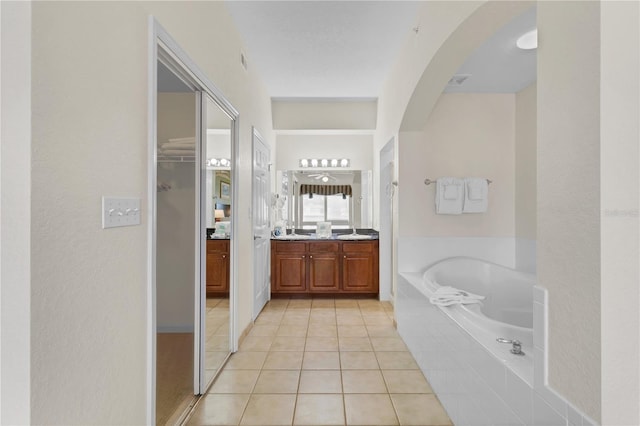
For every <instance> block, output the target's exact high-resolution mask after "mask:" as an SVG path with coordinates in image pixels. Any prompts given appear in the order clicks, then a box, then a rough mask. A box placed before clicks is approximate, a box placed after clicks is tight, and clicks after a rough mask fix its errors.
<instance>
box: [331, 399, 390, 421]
mask: <svg viewBox="0 0 640 426" xmlns="http://www.w3.org/2000/svg"><path fill="white" fill-rule="evenodd" d="M344 409H345V412H346V414H347V424H348V425H354V426H355V425H378V426H387V425H397V424H398V418H397V417H396V413H395V411H394V409H393V404H392V403H391V399H390V398H389V395H387V394H348V395H345V396H344Z"/></svg>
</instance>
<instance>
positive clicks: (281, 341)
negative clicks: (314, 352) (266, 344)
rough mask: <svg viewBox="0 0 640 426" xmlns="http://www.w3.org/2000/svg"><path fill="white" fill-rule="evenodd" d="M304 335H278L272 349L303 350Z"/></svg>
mask: <svg viewBox="0 0 640 426" xmlns="http://www.w3.org/2000/svg"><path fill="white" fill-rule="evenodd" d="M305 340H306V339H305V338H304V337H276V338H274V339H273V344H272V345H271V350H272V351H303V350H304V343H305Z"/></svg>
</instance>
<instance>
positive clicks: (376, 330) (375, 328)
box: [367, 325, 398, 337]
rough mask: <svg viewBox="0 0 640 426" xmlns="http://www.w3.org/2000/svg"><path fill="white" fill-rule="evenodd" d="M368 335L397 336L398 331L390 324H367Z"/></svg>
mask: <svg viewBox="0 0 640 426" xmlns="http://www.w3.org/2000/svg"><path fill="white" fill-rule="evenodd" d="M367 331H368V332H369V337H398V331H397V330H396V329H395V327H393V326H392V325H367Z"/></svg>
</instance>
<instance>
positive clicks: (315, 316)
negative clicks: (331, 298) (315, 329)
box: [309, 309, 336, 323]
mask: <svg viewBox="0 0 640 426" xmlns="http://www.w3.org/2000/svg"><path fill="white" fill-rule="evenodd" d="M335 319H336V311H335V310H334V309H331V310H328V309H325V310H320V309H312V310H311V315H309V320H310V321H313V322H316V323H317V322H322V321H330V320H335Z"/></svg>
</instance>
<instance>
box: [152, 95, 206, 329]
mask: <svg viewBox="0 0 640 426" xmlns="http://www.w3.org/2000/svg"><path fill="white" fill-rule="evenodd" d="M157 103H158V142H159V143H163V142H166V141H168V140H169V139H174V138H189V137H192V138H194V141H195V131H196V96H195V93H158V102H157ZM157 176H158V182H162V183H164V184H167V185H169V186H170V187H171V189H169V190H168V191H161V192H158V193H157V198H156V204H157V213H156V214H157V231H156V247H157V251H156V256H157V261H156V328H157V330H158V332H193V326H194V318H195V316H194V311H193V309H194V304H193V301H194V297H195V294H194V282H195V273H194V265H195V256H196V253H195V243H196V241H195V238H196V237H195V235H194V230H195V225H196V224H195V216H196V209H195V201H196V198H195V197H196V187H195V182H196V168H195V162H191V163H177V162H172V163H164V162H161V163H158V175H157Z"/></svg>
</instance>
